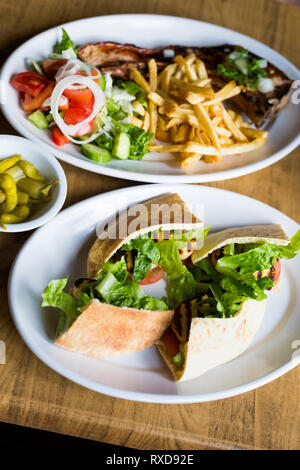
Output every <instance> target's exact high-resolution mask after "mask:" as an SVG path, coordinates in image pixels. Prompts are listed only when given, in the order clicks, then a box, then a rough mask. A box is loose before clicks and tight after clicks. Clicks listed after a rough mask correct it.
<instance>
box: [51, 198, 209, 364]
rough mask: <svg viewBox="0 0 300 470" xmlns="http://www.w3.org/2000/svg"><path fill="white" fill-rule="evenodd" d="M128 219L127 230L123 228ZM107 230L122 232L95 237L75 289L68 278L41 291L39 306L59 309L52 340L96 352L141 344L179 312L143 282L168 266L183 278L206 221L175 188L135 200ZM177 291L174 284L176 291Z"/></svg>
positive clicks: (118, 351)
mask: <svg viewBox="0 0 300 470" xmlns="http://www.w3.org/2000/svg"><path fill="white" fill-rule="evenodd" d="M124 215H125V216H126V217H125V219H123V217H124ZM124 220H125V221H126V224H127V227H128V231H127V233H126V234H125V235H121V234H120V230H121V229H122V228H124V227H123V226H122V223H123V222H124ZM108 229H109V230H111V231H110V232H105V234H106V235H107V233H108V234H115V233H117V236H114V237H106V238H105V237H102V238H101V236H100V238H97V239H96V241H95V242H94V244H93V246H92V247H91V249H90V251H89V255H88V263H87V271H88V277H87V278H82V279H78V280H77V281H76V282H75V284H74V286H73V288H72V290H71V293H67V292H65V291H64V289H65V288H66V285H67V280H68V278H67V277H66V278H64V279H58V280H53V281H51V282H50V283H49V284H48V286H47V287H46V289H45V290H44V292H43V294H42V297H43V302H42V306H45V307H46V306H52V307H58V308H60V309H61V313H60V317H59V321H58V326H57V334H56V339H55V343H56V344H57V345H59V346H61V347H63V348H65V349H68V350H71V351H75V352H79V353H83V354H87V355H89V356H93V357H97V358H105V357H112V356H115V355H121V354H129V353H133V352H136V351H139V350H141V349H144V348H146V347H148V346H151V345H152V344H154V343H155V342H156V341H157V340H158V339H159V338H160V337H161V336H162V335H163V333H164V331H165V330H166V329H167V327H168V326H169V324H170V322H171V319H172V317H173V314H174V310H173V308H172V307H169V305H172V304H173V301H172V300H171V299H169V300H167V298H163V299H156V298H154V297H152V296H150V295H147V293H146V292H145V291H144V288H143V287H141V286H142V285H145V284H153V283H154V282H157V281H158V280H160V279H161V278H162V277H163V276H164V275H165V274H167V275H168V273H170V272H172V275H173V276H174V275H175V277H177V279H179V280H181V278H182V273H183V278H184V274H185V273H187V269H186V268H184V266H183V265H182V259H187V258H189V257H190V256H191V254H192V251H193V249H194V248H195V247H198V248H199V247H200V246H202V245H203V238H204V228H203V222H202V221H201V220H200V219H198V218H197V217H195V216H194V214H192V212H191V211H190V210H189V209H188V207H187V206H186V204H185V203H184V201H183V200H182V199H181V198H180V197H179V196H178V194H165V195H162V196H159V197H156V198H154V199H151V200H149V201H146V202H145V203H144V204H143V205H139V206H137V205H135V206H133V207H132V208H130V209H128V210H127V211H126V212H125V213H124V214H121V215H120V216H118V217H117V218H116V220H114V222H113V224H112V225H111V226H109V227H108ZM118 230H119V232H118ZM100 235H101V234H100ZM174 266H175V267H177V270H176V273H175V274H174V272H173V271H174ZM188 274H189V273H188ZM171 277H172V276H171ZM180 291H181V286H180V285H179V284H178V283H176V286H175V288H174V292H173V294H174V296H175V298H177V297H178V296H180ZM195 292H196V291H195Z"/></svg>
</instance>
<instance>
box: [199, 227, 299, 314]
mask: <svg viewBox="0 0 300 470" xmlns="http://www.w3.org/2000/svg"><path fill="white" fill-rule="evenodd" d="M299 249H300V230H299V231H298V232H297V233H296V234H295V235H294V236H293V237H292V239H291V241H290V243H289V244H288V245H287V246H278V245H273V244H270V243H263V242H262V243H261V242H260V243H247V244H229V245H227V246H226V247H224V249H223V255H224V256H223V257H222V258H220V259H219V260H218V261H217V264H216V266H215V267H213V265H212V264H211V262H210V259H209V258H205V259H203V260H201V261H200V262H199V263H198V264H197V265H196V266H194V267H192V268H191V269H190V271H191V273H192V274H193V276H194V278H195V279H196V280H197V281H199V282H200V283H207V284H208V285H209V290H210V295H212V296H213V298H214V299H215V300H216V315H218V316H221V317H231V316H233V315H236V314H237V313H238V312H239V311H240V309H241V306H242V304H243V302H244V301H245V300H247V299H255V300H258V301H260V300H263V299H265V298H266V294H265V291H266V290H267V289H270V288H272V287H273V281H272V279H270V278H269V277H262V278H260V279H256V278H255V276H254V273H255V272H257V271H264V270H268V269H270V267H271V266H273V264H274V262H275V261H276V259H277V258H287V259H289V258H293V257H294V256H296V251H297V250H299Z"/></svg>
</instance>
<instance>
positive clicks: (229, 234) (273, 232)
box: [192, 224, 289, 263]
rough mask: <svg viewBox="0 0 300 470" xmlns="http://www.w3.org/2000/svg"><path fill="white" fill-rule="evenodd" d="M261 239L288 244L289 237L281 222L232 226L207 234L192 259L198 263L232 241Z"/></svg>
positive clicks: (241, 241)
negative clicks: (202, 244)
mask: <svg viewBox="0 0 300 470" xmlns="http://www.w3.org/2000/svg"><path fill="white" fill-rule="evenodd" d="M260 241H262V242H267V243H272V244H273V245H288V243H289V238H288V236H287V234H286V233H285V231H284V230H283V228H282V226H281V225H279V224H270V225H246V226H243V227H232V228H228V229H226V230H221V231H219V232H215V233H212V234H210V235H207V237H206V239H205V243H204V246H203V247H202V248H201V249H200V250H197V251H195V252H194V253H193V254H192V261H193V263H197V262H198V261H200V260H202V259H203V258H205V257H206V256H207V255H208V254H210V253H212V252H213V251H214V250H217V249H218V248H222V247H223V246H226V245H229V244H230V243H256V242H260Z"/></svg>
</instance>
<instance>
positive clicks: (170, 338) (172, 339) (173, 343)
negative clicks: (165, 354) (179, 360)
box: [161, 328, 180, 356]
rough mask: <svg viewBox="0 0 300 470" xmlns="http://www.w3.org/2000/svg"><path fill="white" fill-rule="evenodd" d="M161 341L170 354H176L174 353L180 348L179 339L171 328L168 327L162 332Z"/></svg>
mask: <svg viewBox="0 0 300 470" xmlns="http://www.w3.org/2000/svg"><path fill="white" fill-rule="evenodd" d="M161 341H162V342H163V343H164V345H165V346H166V348H167V350H168V351H169V353H170V354H172V356H176V354H178V353H179V351H180V348H179V345H180V343H179V341H178V338H177V336H176V335H175V333H174V332H173V331H172V330H171V328H168V329H167V330H166V331H165V332H164V334H163V335H162V337H161Z"/></svg>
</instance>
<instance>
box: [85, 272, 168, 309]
mask: <svg viewBox="0 0 300 470" xmlns="http://www.w3.org/2000/svg"><path fill="white" fill-rule="evenodd" d="M94 289H95V290H96V291H97V292H98V294H100V296H101V298H103V299H104V301H105V302H106V303H108V304H112V305H117V306H119V307H130V308H137V309H144V310H168V306H167V304H166V303H165V302H164V301H163V300H159V299H155V298H153V297H151V296H148V295H146V293H145V292H144V291H143V289H142V288H141V287H140V286H139V285H138V284H137V283H136V282H133V281H125V282H120V281H118V280H117V279H116V277H115V276H114V275H113V274H112V273H111V272H108V273H107V274H106V275H105V277H104V278H103V279H102V280H101V281H100V282H99V283H98V284H97V285H96V286H95V287H94Z"/></svg>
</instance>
